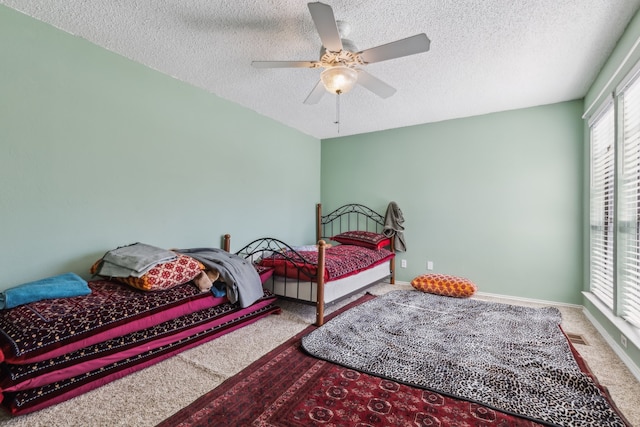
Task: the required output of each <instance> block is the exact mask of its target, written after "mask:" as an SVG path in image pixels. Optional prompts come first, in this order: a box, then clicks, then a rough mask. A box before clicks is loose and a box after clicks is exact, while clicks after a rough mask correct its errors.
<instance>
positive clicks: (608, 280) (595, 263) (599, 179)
mask: <svg viewBox="0 0 640 427" xmlns="http://www.w3.org/2000/svg"><path fill="white" fill-rule="evenodd" d="M590 130H591V162H592V164H591V206H590V224H591V242H590V243H591V244H590V247H591V252H590V259H591V283H590V288H591V292H592V293H593V294H594V295H596V296H597V297H598V298H600V299H601V300H602V301H603V302H604V303H605V304H606V305H607V306H608V307H609V308H610V309H612V310H613V298H614V293H613V286H614V285H613V256H614V252H613V248H614V240H613V239H614V185H615V184H614V172H615V169H614V168H615V162H614V160H615V128H614V109H613V104H612V103H610V104H608V105H607V106H606V107H605V109H604V110H603V111H602V112H601V113H600V114H599V115H598V116H597V118H596V119H595V120H594V121H593V122H592V123H591V124H590Z"/></svg>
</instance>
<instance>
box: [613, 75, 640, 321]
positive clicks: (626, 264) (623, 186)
mask: <svg viewBox="0 0 640 427" xmlns="http://www.w3.org/2000/svg"><path fill="white" fill-rule="evenodd" d="M619 99H620V103H619V106H620V110H621V116H622V125H621V132H622V153H621V165H620V172H619V179H620V185H619V198H620V200H619V202H618V207H619V213H618V215H619V218H618V224H619V227H618V229H619V231H620V233H619V238H620V245H619V247H618V248H619V250H620V255H619V262H620V263H621V267H622V268H621V269H620V273H621V274H620V278H619V282H618V286H617V289H618V293H619V295H618V302H619V308H618V311H619V314H620V316H622V318H624V319H625V320H627V321H628V322H629V323H631V324H633V325H635V326H637V327H640V224H639V223H640V80H638V79H637V78H636V79H635V80H634V81H632V82H631V83H630V84H629V85H627V86H626V87H625V88H624V89H623V91H622V92H621V93H620V95H619Z"/></svg>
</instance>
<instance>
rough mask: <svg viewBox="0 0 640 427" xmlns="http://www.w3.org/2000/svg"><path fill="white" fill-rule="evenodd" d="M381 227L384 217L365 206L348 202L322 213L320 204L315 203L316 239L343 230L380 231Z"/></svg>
mask: <svg viewBox="0 0 640 427" xmlns="http://www.w3.org/2000/svg"><path fill="white" fill-rule="evenodd" d="M383 229H384V217H383V216H382V215H380V214H379V213H378V212H376V211H374V210H373V209H371V208H369V207H367V206H364V205H361V204H358V203H350V204H348V205H344V206H341V207H339V208H338V209H336V210H334V211H333V212H331V213H328V214H326V215H323V214H322V205H321V204H320V203H318V204H317V205H316V241H318V240H320V239H325V238H330V237H331V236H335V235H336V234H339V233H342V232H344V231H353V230H364V231H373V232H375V233H382V230H383Z"/></svg>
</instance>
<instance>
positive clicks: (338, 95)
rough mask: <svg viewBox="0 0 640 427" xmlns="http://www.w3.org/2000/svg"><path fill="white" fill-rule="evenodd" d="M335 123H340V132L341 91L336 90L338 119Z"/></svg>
mask: <svg viewBox="0 0 640 427" xmlns="http://www.w3.org/2000/svg"><path fill="white" fill-rule="evenodd" d="M334 123H335V124H337V125H338V133H340V91H337V92H336V121H335V122H334Z"/></svg>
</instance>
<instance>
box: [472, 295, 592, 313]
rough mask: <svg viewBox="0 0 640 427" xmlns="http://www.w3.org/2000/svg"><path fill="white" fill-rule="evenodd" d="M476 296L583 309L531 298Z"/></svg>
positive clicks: (580, 306) (577, 306) (574, 305)
mask: <svg viewBox="0 0 640 427" xmlns="http://www.w3.org/2000/svg"><path fill="white" fill-rule="evenodd" d="M476 295H478V296H484V297H490V298H500V299H503V300H510V301H519V302H527V303H531V304H541V305H555V306H560V307H571V308H580V309H581V308H584V307H583V306H582V305H580V304H569V303H565V302H557V301H547V300H541V299H533V298H522V297H514V296H511V295H500V294H490V293H487V292H476Z"/></svg>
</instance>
